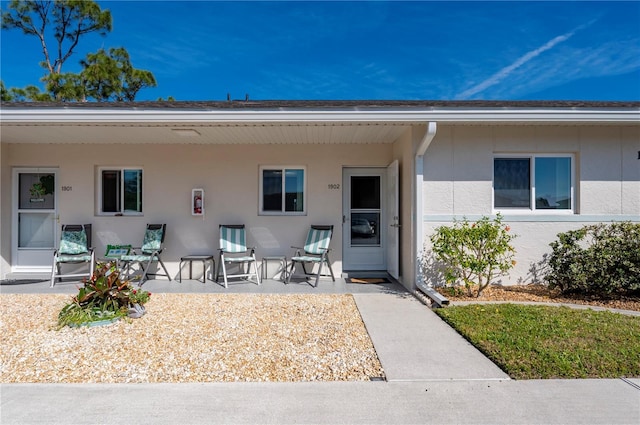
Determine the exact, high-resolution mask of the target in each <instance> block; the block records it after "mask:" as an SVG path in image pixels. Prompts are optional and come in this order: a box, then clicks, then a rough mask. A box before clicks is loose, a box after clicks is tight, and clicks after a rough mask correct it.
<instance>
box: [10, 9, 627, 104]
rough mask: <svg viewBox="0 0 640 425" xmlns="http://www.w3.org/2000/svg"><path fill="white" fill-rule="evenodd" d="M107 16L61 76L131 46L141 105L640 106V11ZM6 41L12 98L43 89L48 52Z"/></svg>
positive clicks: (132, 12) (140, 12) (31, 42)
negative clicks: (152, 80)
mask: <svg viewBox="0 0 640 425" xmlns="http://www.w3.org/2000/svg"><path fill="white" fill-rule="evenodd" d="M1 3H2V7H3V9H5V7H6V5H7V2H6V1H4V0H3V1H2V2H1ZM98 3H99V4H100V5H101V7H102V8H103V9H109V10H110V11H111V13H112V15H113V31H112V32H111V33H109V34H108V35H107V36H106V37H99V36H91V37H88V38H86V39H83V40H81V42H80V45H79V46H78V49H77V52H76V54H75V55H74V56H73V57H72V58H71V59H70V60H69V61H67V62H66V63H65V65H64V68H63V71H74V72H75V71H79V70H80V66H79V64H78V62H79V61H80V59H81V58H83V57H84V55H85V54H86V53H87V52H94V51H96V50H98V49H99V48H101V47H103V48H105V49H108V48H110V47H120V46H123V47H125V48H126V49H127V50H128V51H129V53H130V55H131V60H132V63H133V65H134V66H135V67H136V68H141V69H146V70H149V71H152V72H153V74H154V75H155V77H156V79H157V82H158V87H157V88H153V89H145V90H143V91H141V92H140V93H139V95H138V98H137V100H156V99H158V98H165V99H166V98H167V97H169V96H172V97H173V98H175V99H176V100H225V99H226V97H227V93H229V94H230V95H231V97H232V98H233V99H244V98H245V95H246V94H248V95H249V96H250V98H251V99H253V100H303V99H310V100H321V99H322V100H344V99H352V100H362V99H370V100H375V99H397V100H456V99H483V100H640V1H623V2H613V1H605V2H595V1H587V2H580V1H569V2H553V1H542V2H524V1H518V2H507V1H496V2H482V1H473V2H462V1H434V2H427V1H409V2H399V1H373V2H369V1H357V2H342V1H319V2H308V1H307V2H296V1H282V2H269V1H261V2H248V1H236V2H220V1H104V0H102V1H98ZM1 37H2V39H1V45H0V47H1V48H2V50H1V69H0V75H1V78H2V80H3V81H4V83H5V85H6V86H7V87H24V86H26V85H28V84H40V83H39V78H40V77H41V76H42V75H43V71H42V69H41V68H39V66H38V62H39V61H41V60H42V52H41V49H40V46H39V42H38V41H37V40H36V39H35V38H33V37H28V36H25V35H23V34H22V33H21V32H20V31H18V30H11V31H7V30H3V31H2V33H1Z"/></svg>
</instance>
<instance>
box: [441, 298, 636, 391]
mask: <svg viewBox="0 0 640 425" xmlns="http://www.w3.org/2000/svg"><path fill="white" fill-rule="evenodd" d="M435 311H436V313H437V314H438V315H439V316H440V317H442V319H444V320H445V321H446V322H447V323H449V324H450V325H451V326H452V327H453V328H454V329H456V330H457V331H458V332H459V333H460V334H462V335H463V336H464V337H465V338H467V339H468V340H469V341H470V342H471V343H472V344H473V345H475V346H476V347H477V348H478V349H479V350H480V351H482V352H483V353H485V355H487V356H488V357H489V358H490V359H491V360H493V362H494V363H496V364H497V365H498V366H500V367H501V368H502V369H503V370H504V371H505V372H506V373H507V374H509V376H511V377H512V378H515V379H540V378H543V379H549V378H619V377H640V317H633V316H625V315H621V314H617V313H610V312H596V311H593V310H575V309H570V308H568V307H551V306H529V305H516V304H483V305H478V304H476V305H468V306H453V307H447V308H442V309H436V310H435Z"/></svg>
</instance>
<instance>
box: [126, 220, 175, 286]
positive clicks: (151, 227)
mask: <svg viewBox="0 0 640 425" xmlns="http://www.w3.org/2000/svg"><path fill="white" fill-rule="evenodd" d="M166 230H167V225H166V224H147V230H146V231H145V233H144V239H143V240H142V246H141V247H134V248H132V249H131V252H130V253H129V254H127V255H122V256H121V257H120V264H121V266H122V269H123V270H125V273H124V274H125V276H126V278H127V279H131V278H132V277H133V275H132V272H131V268H132V266H135V265H138V266H139V267H140V269H141V270H142V274H141V275H140V282H139V285H142V284H143V283H144V282H145V280H147V278H148V277H149V276H154V277H155V276H166V277H167V278H168V279H169V281H171V276H169V272H168V271H167V268H166V267H165V265H164V263H163V262H162V258H160V254H161V253H162V250H163V249H164V237H165V235H166V233H167V231H166ZM153 263H157V265H160V267H162V270H164V274H161V273H150V272H149V269H150V268H151V265H152V264H153Z"/></svg>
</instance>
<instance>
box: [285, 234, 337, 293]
mask: <svg viewBox="0 0 640 425" xmlns="http://www.w3.org/2000/svg"><path fill="white" fill-rule="evenodd" d="M332 235H333V225H326V226H325V225H317V224H315V225H314V224H312V225H311V228H310V229H309V233H308V234H307V240H306V242H305V244H304V248H301V247H296V246H292V247H291V248H294V249H296V253H295V255H294V256H293V257H291V270H289V273H288V277H287V283H289V282H291V276H292V275H293V272H294V270H295V267H296V264H297V263H299V264H301V265H302V270H303V272H304V277H305V278H306V279H308V278H309V277H310V276H315V278H316V283H315V286H316V287H317V286H318V281H319V280H320V276H331V280H333V281H334V282H335V281H336V278H335V277H334V275H333V269H332V268H331V261H330V260H329V251H331V248H329V243H331V236H332ZM307 264H311V265H312V267H313V268H315V266H316V265H317V267H318V268H317V272H315V273H314V272H313V268H312V270H311V271H309V272H307V268H306V265H307ZM325 264H326V266H327V267H328V268H329V273H330V274H328V275H323V274H322V269H323V266H324V265H325Z"/></svg>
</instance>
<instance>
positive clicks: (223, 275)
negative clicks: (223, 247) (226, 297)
mask: <svg viewBox="0 0 640 425" xmlns="http://www.w3.org/2000/svg"><path fill="white" fill-rule="evenodd" d="M220 257H221V260H220V263H221V264H222V277H223V278H224V287H225V288H228V287H229V282H228V281H227V265H226V264H225V261H224V254H221V256H220Z"/></svg>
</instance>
